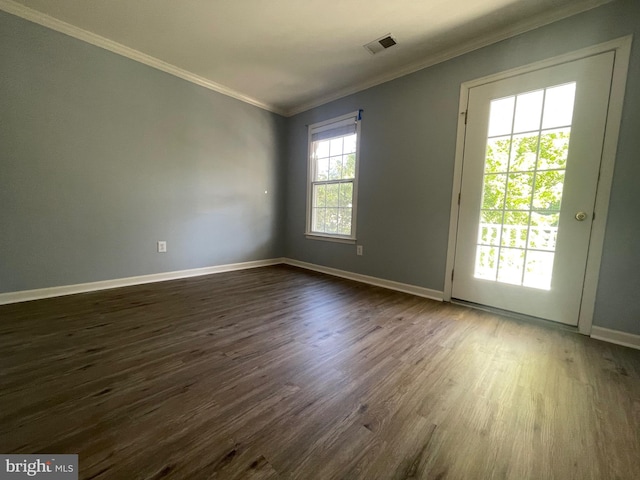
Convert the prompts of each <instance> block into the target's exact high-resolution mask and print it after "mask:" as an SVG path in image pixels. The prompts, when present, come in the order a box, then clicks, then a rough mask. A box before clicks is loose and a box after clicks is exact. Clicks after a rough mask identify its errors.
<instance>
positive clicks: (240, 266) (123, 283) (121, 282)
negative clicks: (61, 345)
mask: <svg viewBox="0 0 640 480" xmlns="http://www.w3.org/2000/svg"><path fill="white" fill-rule="evenodd" d="M281 263H284V260H283V259H282V258H272V259H268V260H255V261H252V262H242V263H230V264H227V265H217V266H213V267H203V268H192V269H189V270H178V271H174V272H164V273H154V274H151V275H140V276H137V277H126V278H117V279H114V280H103V281H100V282H91V283H79V284H76V285H63V286H60V287H50V288H38V289H35V290H22V291H19V292H8V293H0V305H7V304H9V303H19V302H29V301H31V300H40V299H43V298H51V297H62V296H64V295H74V294H76V293H87V292H96V291H98V290H108V289H111V288H120V287H129V286H132V285H143V284H145V283H155V282H165V281H167V280H177V279H180V278H189V277H199V276H201V275H211V274H214V273H223V272H233V271H236V270H247V269H249V268H258V267H268V266H270V265H278V264H281Z"/></svg>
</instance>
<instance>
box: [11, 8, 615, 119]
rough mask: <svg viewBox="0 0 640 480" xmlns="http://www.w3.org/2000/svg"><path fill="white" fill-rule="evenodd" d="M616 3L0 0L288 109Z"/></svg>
mask: <svg viewBox="0 0 640 480" xmlns="http://www.w3.org/2000/svg"><path fill="white" fill-rule="evenodd" d="M609 1H611V0H324V1H320V0H188V1H184V0H183V1H177V0H109V1H107V0H55V1H52V0H18V1H12V0H0V8H1V9H3V10H6V11H9V12H11V13H16V14H18V15H20V16H23V17H25V18H28V19H30V20H34V21H37V22H38V23H41V24H43V25H47V26H50V27H52V28H55V29H57V30H60V31H63V32H65V33H68V34H71V35H73V36H76V37H78V38H82V39H84V40H87V41H90V42H91V43H94V44H97V45H100V46H103V47H106V48H109V49H110V50H113V51H117V52H118V53H122V54H124V55H127V56H129V57H132V58H136V59H137V60H140V61H143V62H144V63H147V64H150V65H153V66H156V67H158V68H161V69H163V70H165V71H169V72H171V73H174V74H177V75H178V76H182V77H183V78H188V79H191V80H194V81H196V83H199V84H201V85H204V86H207V87H209V88H212V89H214V90H217V91H221V92H223V93H226V94H228V95H231V96H234V97H236V98H241V99H243V100H245V101H248V102H249V103H253V104H255V105H259V106H261V107H263V108H266V109H268V110H272V111H275V112H278V113H282V114H285V115H290V114H294V113H297V112H300V111H303V110H306V109H308V108H311V107H313V106H316V105H319V104H322V103H324V102H326V101H329V100H332V99H335V98H339V97H341V96H344V95H347V94H349V93H353V92H355V91H358V90H361V89H363V88H367V87H369V86H372V85H376V84H379V83H382V82H384V81H387V80H390V79H392V78H396V77H399V76H401V75H404V74H407V73H410V72H412V71H416V70H418V69H420V68H423V67H425V66H428V65H432V64H434V63H437V62H439V61H443V60H445V59H447V58H452V57H454V56H456V55H459V54H462V53H465V52H468V51H470V50H473V49H475V48H479V47H481V46H484V45H487V44H490V43H493V42H495V41H499V40H501V39H504V38H507V37H509V36H511V35H514V34H517V33H521V32H523V31H526V30H530V29H532V28H535V27H537V26H540V25H544V24H547V23H550V22H552V21H554V20H557V19H559V18H563V17H566V16H569V15H573V14H575V13H578V12H580V11H584V10H587V9H589V8H593V7H595V6H598V5H601V4H604V3H607V2H609ZM25 7H26V8H25ZM63 22H64V23H63ZM67 24H70V25H67ZM75 27H77V28H75ZM388 33H391V34H392V35H393V36H394V37H395V39H396V40H397V42H398V45H396V46H394V47H392V48H391V49H389V50H386V51H383V52H382V53H379V54H377V55H371V54H370V53H368V52H367V51H366V50H365V49H364V48H363V45H364V44H366V43H368V42H370V41H372V40H375V39H377V38H379V37H382V36H383V35H385V34H388ZM105 39H106V40H105Z"/></svg>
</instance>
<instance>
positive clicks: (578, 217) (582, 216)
mask: <svg viewBox="0 0 640 480" xmlns="http://www.w3.org/2000/svg"><path fill="white" fill-rule="evenodd" d="M586 218H587V214H586V213H585V212H578V213H576V220H578V221H579V222H582V221H583V220H585V219H586Z"/></svg>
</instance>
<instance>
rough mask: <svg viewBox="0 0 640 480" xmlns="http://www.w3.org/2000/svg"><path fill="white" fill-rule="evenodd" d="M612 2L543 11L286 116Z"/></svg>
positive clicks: (600, 0) (288, 113)
mask: <svg viewBox="0 0 640 480" xmlns="http://www.w3.org/2000/svg"><path fill="white" fill-rule="evenodd" d="M612 1H613V0H591V1H590V2H589V3H587V4H586V5H585V4H581V5H579V6H578V5H566V6H564V7H560V8H557V9H554V10H551V11H548V12H544V13H542V14H540V15H537V16H534V17H531V18H528V19H526V20H523V21H522V22H518V23H516V24H514V25H510V26H508V27H506V28H503V29H500V30H496V31H493V32H491V33H490V34H488V35H485V36H482V37H479V38H476V39H474V40H472V41H470V42H467V43H463V44H461V45H457V46H455V47H452V48H450V49H447V50H444V51H442V52H439V53H437V54H435V55H431V56H429V57H426V58H423V59H421V60H419V61H417V62H414V63H411V64H409V65H406V66H405V67H402V68H401V69H397V70H393V71H392V72H388V73H385V74H384V75H380V76H377V77H374V78H371V79H368V80H367V81H365V82H362V83H359V84H357V85H353V86H350V87H348V88H344V89H342V90H339V91H337V92H334V93H331V94H329V95H325V96H322V97H320V98H318V99H316V100H314V101H312V102H307V103H304V104H302V105H299V106H297V107H293V108H290V109H288V110H286V111H285V112H284V115H285V116H287V117H292V116H294V115H297V114H299V113H302V112H306V111H307V110H311V109H312V108H316V107H319V106H321V105H324V104H326V103H329V102H333V101H334V100H339V99H340V98H344V97H347V96H349V95H353V94H354V93H358V92H361V91H363V90H366V89H368V88H371V87H375V86H377V85H381V84H383V83H386V82H390V81H391V80H395V79H397V78H400V77H404V76H405V75H409V74H411V73H415V72H417V71H419V70H423V69H425V68H428V67H432V66H433V65H437V64H438V63H442V62H446V61H447V60H451V59H453V58H456V57H459V56H462V55H464V54H466V53H470V52H473V51H474V50H479V49H481V48H483V47H487V46H489V45H492V44H494V43H498V42H501V41H503V40H507V39H508V38H511V37H515V36H516V35H520V34H522V33H525V32H528V31H531V30H535V29H536V28H540V27H543V26H545V25H549V24H551V23H554V22H557V21H559V20H562V19H564V18H568V17H571V16H573V15H577V14H579V13H582V12H586V11H588V10H592V9H594V8H597V7H599V6H601V5H605V4H607V3H610V2H612Z"/></svg>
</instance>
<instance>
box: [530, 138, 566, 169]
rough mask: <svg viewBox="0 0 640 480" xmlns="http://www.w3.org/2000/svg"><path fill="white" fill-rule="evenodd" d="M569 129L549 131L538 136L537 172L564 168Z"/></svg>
mask: <svg viewBox="0 0 640 480" xmlns="http://www.w3.org/2000/svg"><path fill="white" fill-rule="evenodd" d="M570 136H571V129H570V128H561V129H559V130H550V131H547V132H543V133H542V135H541V136H540V161H539V163H538V170H550V169H552V168H566V166H567V157H568V155H569V137H570Z"/></svg>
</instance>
